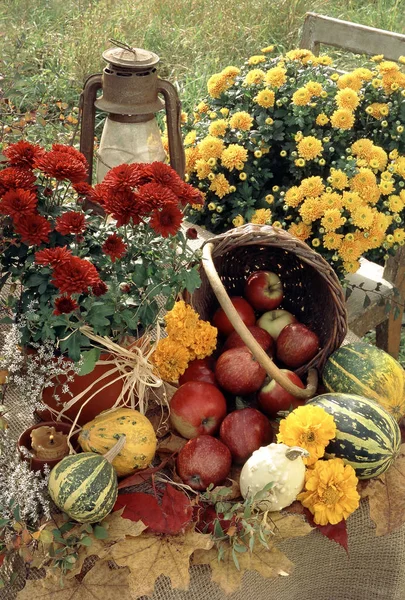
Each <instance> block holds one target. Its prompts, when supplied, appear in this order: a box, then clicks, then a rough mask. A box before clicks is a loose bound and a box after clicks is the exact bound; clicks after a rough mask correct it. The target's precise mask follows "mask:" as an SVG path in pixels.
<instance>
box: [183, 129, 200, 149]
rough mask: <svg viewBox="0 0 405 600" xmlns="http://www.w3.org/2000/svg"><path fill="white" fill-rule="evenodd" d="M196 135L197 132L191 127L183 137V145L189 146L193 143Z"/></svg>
mask: <svg viewBox="0 0 405 600" xmlns="http://www.w3.org/2000/svg"><path fill="white" fill-rule="evenodd" d="M196 137H197V132H196V130H195V129H192V130H191V131H189V132H188V134H187V135H186V136H185V138H184V145H185V146H191V145H192V144H194V143H195V140H196Z"/></svg>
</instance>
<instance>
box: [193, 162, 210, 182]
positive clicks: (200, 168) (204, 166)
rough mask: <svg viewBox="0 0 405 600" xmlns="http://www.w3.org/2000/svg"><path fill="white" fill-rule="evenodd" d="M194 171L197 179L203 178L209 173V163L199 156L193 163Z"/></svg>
mask: <svg viewBox="0 0 405 600" xmlns="http://www.w3.org/2000/svg"><path fill="white" fill-rule="evenodd" d="M195 171H196V174H197V177H198V179H200V180H201V179H205V178H206V177H208V175H209V174H210V173H211V165H210V164H209V163H208V162H207V161H206V160H203V159H202V158H200V159H198V160H197V161H196V163H195Z"/></svg>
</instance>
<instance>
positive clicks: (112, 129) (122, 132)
mask: <svg viewBox="0 0 405 600" xmlns="http://www.w3.org/2000/svg"><path fill="white" fill-rule="evenodd" d="M110 42H112V43H113V44H115V46H114V47H113V48H109V49H108V50H106V51H105V52H103V54H102V56H103V59H104V60H105V61H106V62H107V66H106V67H105V69H104V71H103V73H102V74H95V75H90V77H89V78H88V79H87V81H86V82H85V85H84V89H83V92H82V96H81V132H80V150H81V152H82V153H83V154H84V155H85V157H86V159H87V162H88V163H89V178H88V181H89V183H91V182H92V164H93V153H94V135H95V118H96V109H99V110H101V111H104V112H106V113H107V117H106V120H105V125H104V128H103V133H102V135H101V140H100V145H99V149H98V152H97V167H96V169H97V182H101V181H102V180H103V179H104V176H105V174H106V173H107V172H108V171H109V170H110V169H111V168H112V167H115V166H117V165H119V164H122V163H132V162H143V163H146V162H154V161H164V160H165V158H166V154H165V151H164V148H163V143H162V139H161V133H160V130H159V126H158V123H157V121H156V117H155V115H156V113H157V112H159V111H160V110H162V109H163V108H164V109H165V111H166V123H167V135H168V140H169V155H170V165H171V166H172V167H173V168H174V169H175V170H176V171H177V173H178V174H179V175H180V177H184V168H185V157H184V148H183V141H182V135H181V129H180V120H181V105H180V100H179V97H178V94H177V91H176V89H175V87H174V86H173V85H172V84H171V83H170V82H169V81H166V80H164V79H160V78H159V77H158V75H157V69H156V67H157V64H158V62H159V57H158V56H157V55H156V54H154V53H153V52H149V51H148V50H142V49H140V48H131V47H130V46H128V45H127V44H123V43H122V42H119V41H117V40H110ZM100 88H101V89H102V95H101V96H100V97H99V98H97V92H98V90H100ZM159 94H161V95H162V96H163V99H164V100H162V99H161V98H160V97H159Z"/></svg>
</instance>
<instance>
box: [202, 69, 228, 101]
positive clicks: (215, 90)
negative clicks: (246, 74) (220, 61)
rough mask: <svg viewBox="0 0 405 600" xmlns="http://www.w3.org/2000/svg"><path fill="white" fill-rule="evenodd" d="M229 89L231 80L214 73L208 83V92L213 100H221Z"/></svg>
mask: <svg viewBox="0 0 405 600" xmlns="http://www.w3.org/2000/svg"><path fill="white" fill-rule="evenodd" d="M229 87H230V83H229V80H228V78H227V77H225V76H224V75H223V74H222V73H214V75H211V77H210V78H209V79H208V81H207V90H208V93H209V95H210V96H211V98H219V97H220V96H221V94H223V93H224V92H225V91H226V90H227V89H228V88H229Z"/></svg>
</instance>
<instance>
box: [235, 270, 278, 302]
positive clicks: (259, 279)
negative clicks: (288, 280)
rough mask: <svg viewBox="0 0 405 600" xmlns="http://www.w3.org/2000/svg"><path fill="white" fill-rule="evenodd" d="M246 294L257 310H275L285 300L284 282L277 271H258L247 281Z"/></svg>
mask: <svg viewBox="0 0 405 600" xmlns="http://www.w3.org/2000/svg"><path fill="white" fill-rule="evenodd" d="M244 295H245V298H246V300H247V301H248V302H249V303H250V304H251V305H252V306H253V308H255V309H256V310H261V311H263V310H273V309H274V308H277V306H280V304H281V302H282V300H283V295H284V294H283V284H282V283H281V279H280V277H279V276H278V275H276V273H272V272H271V271H256V272H255V273H252V274H251V275H250V276H249V278H248V280H247V281H246V284H245V293H244Z"/></svg>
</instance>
